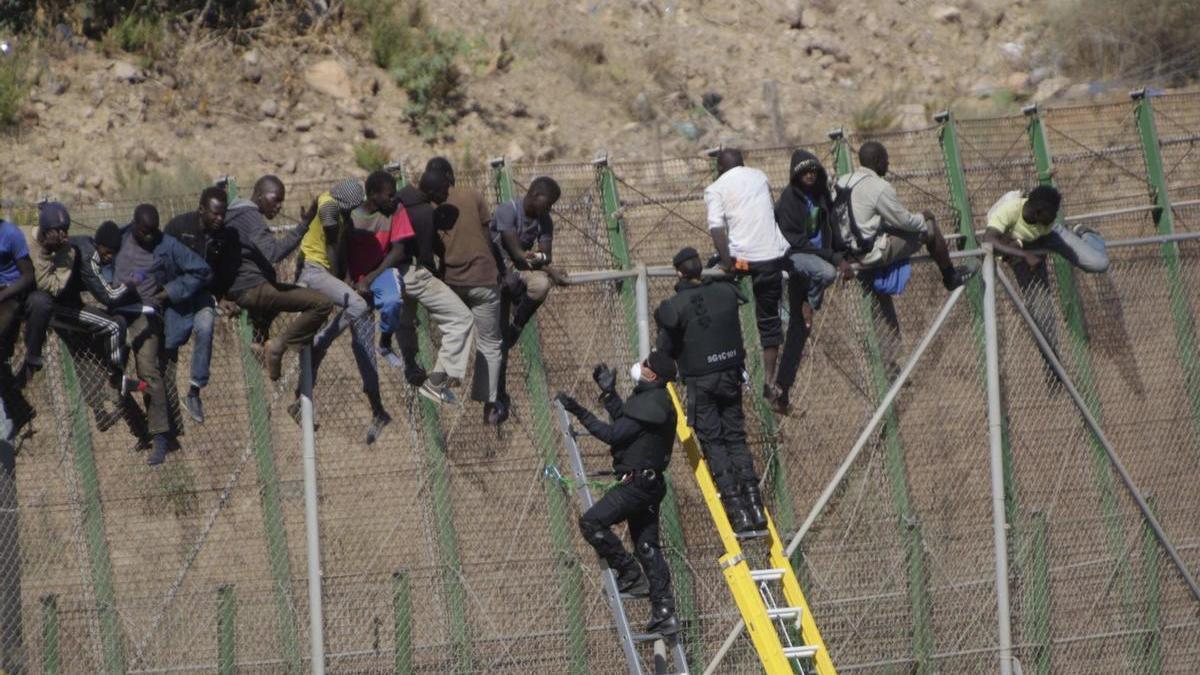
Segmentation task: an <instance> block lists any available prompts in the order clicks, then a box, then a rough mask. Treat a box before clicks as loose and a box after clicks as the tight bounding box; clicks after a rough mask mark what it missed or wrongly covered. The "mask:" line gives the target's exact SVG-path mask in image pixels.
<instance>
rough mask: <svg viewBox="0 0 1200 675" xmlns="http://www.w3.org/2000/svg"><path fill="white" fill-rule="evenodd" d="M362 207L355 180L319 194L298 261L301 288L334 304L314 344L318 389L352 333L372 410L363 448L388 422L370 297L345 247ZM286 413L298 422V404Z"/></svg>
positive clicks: (362, 192)
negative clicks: (334, 349) (356, 279)
mask: <svg viewBox="0 0 1200 675" xmlns="http://www.w3.org/2000/svg"><path fill="white" fill-rule="evenodd" d="M365 201H366V191H365V190H364V189H363V185H362V183H360V182H358V181H357V180H353V179H350V180H344V181H341V182H339V183H337V184H335V185H334V186H333V187H331V188H330V189H329V190H327V191H325V192H322V193H321V194H320V195H318V196H317V198H316V200H315V201H314V204H313V207H314V209H310V210H315V211H316V213H315V214H313V216H312V222H310V223H309V226H308V232H306V233H305V235H304V238H303V239H301V241H300V253H301V255H302V256H303V259H302V261H301V265H302V267H301V271H300V284H301V285H303V286H306V287H308V288H309V289H312V290H314V291H317V292H318V293H320V294H321V295H324V296H325V297H326V298H328V299H329V300H330V302H332V303H333V305H334V307H336V308H337V309H338V313H337V314H336V315H335V316H334V318H333V320H332V321H330V322H329V323H328V324H326V325H325V327H324V328H322V329H321V330H320V331H319V332H318V333H317V335H316V338H315V339H314V341H313V351H312V373H313V383H314V384H315V383H316V380H317V373H318V371H319V370H320V367H321V363H322V361H324V360H325V355H326V354H327V353H328V352H329V347H330V346H332V345H333V341H334V340H335V339H336V338H337V336H339V335H341V334H342V333H344V332H345V331H346V329H347V328H349V329H350V338H351V351H352V352H353V353H354V362H355V364H356V365H357V366H358V374H359V377H360V378H362V389H363V393H364V394H366V396H367V403H368V404H369V405H370V406H371V423H370V424H369V425H368V427H367V437H366V441H367V444H368V445H370V444H371V443H374V442H375V439H377V438H378V437H379V434H380V433H382V431H383V428H384V427H385V426H387V425H388V424H389V423H390V422H391V421H392V418H391V416H390V415H388V413H387V410H385V409H384V407H383V398H382V396H381V395H380V393H379V366H378V363H377V361H376V355H375V316H374V314H373V313H372V312H371V304H370V302H368V299H367V298H368V297H370V296H369V295H367V296H366V297H364V295H363V294H361V293H359V292H358V291H357V290H356V289H355V288H354V287H353V286H351V285H350V284H348V283H346V281H344V279H346V278H348V276H347V275H348V270H347V265H348V255H347V251H348V246H349V242H350V229H351V227H352V226H351V223H350V213H351V212H352V211H353V210H354V209H356V208H358V207H360V206H362V204H363V202H365ZM289 412H293V413H294V414H293V415H292V416H293V417H294V418H296V419H299V414H300V406H299V399H298V398H297V400H296V401H295V402H294V403H292V405H291V407H290V408H289Z"/></svg>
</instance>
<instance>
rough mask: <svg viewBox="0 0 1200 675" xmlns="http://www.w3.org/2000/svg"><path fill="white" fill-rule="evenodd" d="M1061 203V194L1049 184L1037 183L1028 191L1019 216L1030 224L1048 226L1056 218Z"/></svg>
mask: <svg viewBox="0 0 1200 675" xmlns="http://www.w3.org/2000/svg"><path fill="white" fill-rule="evenodd" d="M1061 205H1062V194H1061V193H1060V192H1059V191H1058V190H1056V189H1054V188H1053V187H1050V186H1049V185H1039V186H1037V187H1035V188H1033V190H1031V191H1030V192H1029V198H1028V199H1026V200H1025V206H1024V207H1022V209H1021V217H1022V218H1024V219H1025V222H1027V223H1030V224H1032V225H1042V226H1043V227H1049V226H1050V225H1053V224H1054V221H1055V220H1056V219H1057V218H1058V208H1059V206H1061Z"/></svg>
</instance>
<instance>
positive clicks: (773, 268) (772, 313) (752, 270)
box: [704, 148, 788, 395]
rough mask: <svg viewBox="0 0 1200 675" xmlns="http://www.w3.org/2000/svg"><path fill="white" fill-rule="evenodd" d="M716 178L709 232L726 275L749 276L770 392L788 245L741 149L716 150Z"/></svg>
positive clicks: (763, 185)
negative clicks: (743, 157) (745, 161)
mask: <svg viewBox="0 0 1200 675" xmlns="http://www.w3.org/2000/svg"><path fill="white" fill-rule="evenodd" d="M717 173H718V177H717V179H716V180H715V181H713V182H712V184H711V185H709V186H708V187H707V188H705V189H704V205H705V206H706V207H707V208H708V232H709V234H710V235H712V239H713V244H714V245H715V246H716V248H717V254H718V256H720V264H721V269H723V270H725V272H726V273H735V274H749V275H750V282H751V287H752V288H753V289H754V314H755V318H756V319H757V321H758V338H759V343H760V344H761V345H762V352H763V367H764V379H763V381H764V382H766V383H768V384H766V385H764V388H765V389H766V390H767V391H765V392H764V395H769V394H770V391H769V389H770V384H769V383H771V382H774V381H775V366H776V364H777V363H778V361H779V345H781V344H782V343H783V324H782V323H781V322H780V320H779V301H780V300H781V299H782V298H783V263H784V256H785V255H786V254H787V250H788V243H787V240H786V239H784V238H783V233H782V232H780V231H779V226H778V225H776V224H775V202H774V200H772V198H771V186H770V184H769V183H768V181H767V174H765V173H763V172H762V171H759V170H758V169H751V168H749V167H747V166H745V164H744V160H743V159H742V152H741V151H740V150H736V149H733V148H726V149H723V150H721V151H720V152H719V153H717Z"/></svg>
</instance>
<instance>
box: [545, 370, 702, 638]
mask: <svg viewBox="0 0 1200 675" xmlns="http://www.w3.org/2000/svg"><path fill="white" fill-rule="evenodd" d="M630 375H631V377H632V378H633V381H634V383H635V385H634V388H633V394H631V395H630V396H629V398H628V399H626V400H625V401H621V397H620V396H619V395H618V394H617V378H616V373H615V372H613V371H612V369H610V368H609V367H608V366H606V365H605V364H603V363H602V364H600V365H598V366H596V369H595V370H594V371H593V373H592V378H593V379H595V380H596V384H597V385H599V387H600V392H601V394H600V401H601V402H602V403H603V404H604V408H605V409H606V410H607V411H608V415H609V417H610V418H611V419H612V422H611V423H608V422H602V421H600V420H599V419H597V418H596V416H595V415H593V414H592V413H591V412H589V411H588V410H587V409H586V408H584V407H583V406H582V405H580V404H579V402H578V401H576V400H575V399H574V398H571V397H570V396H568V395H567V394H564V393H562V392H559V394H558V396H557V399H558V402H559V403H561V404H562V407H563V408H564V409H565V410H566V411H567V412H569V413H571V414H572V415H574V416H575V417H577V418H578V419H579V421H580V422H581V423H582V424H583V426H584V427H586V428H587V430H588V433H590V434H591V435H592V436H594V437H596V438H597V439H599V440H601V441H603V442H604V443H607V444H608V445H609V447H610V448H611V450H612V456H613V473H614V474H616V475H617V476H619V477H620V481H619V482H618V483H617V485H616V486H615V487H613V488H612V489H611V490H609V491H608V492H607V493H606V494H605V495H604V497H603V498H601V499H600V501H598V502H596V504H595V505H594V506H592V508H590V509H588V510H587V513H584V514H583V515H582V516H580V518H579V529H580V531H582V532H583V536H584V538H585V539H586V540H587V542H588V543H589V544H591V545H592V547H593V548H595V549H596V553H598V554H599V555H600V557H601V558H604V560H605V561H606V562H607V563H608V566H609V568H610V569H612V570H613V571H614V572H616V573H617V587H618V589H619V590H620V592H621V596H622V597H629V598H637V597H646V596H647V595H649V596H650V603H651V607H652V609H651V616H650V623H649V624H647V626H646V632H647V633H658V634H661V635H673V634H675V633H678V632H679V622H678V620H677V619H676V618H675V598H674V595H673V593H672V592H671V570H670V568H669V567H667V561H666V558H664V557H663V553H662V549H661V547H660V546H659V540H658V508H659V503H660V502H662V499H663V497H664V496H665V495H666V493H667V486H666V483H665V482H664V476H665V473H666V470H667V464H668V463H669V462H670V460H671V449H672V447H673V446H674V445H675V421H676V420H675V408H674V406H673V405H672V403H671V397H670V395H669V394H668V393H667V389H666V387H667V382H669V381H671V380H673V379H675V362H674V361H672V360H671V357H669V356H667V355H666V354H664V353H662V352H657V351H655V352H650V355H649V356H648V357H647V358H646V360H645V361H643V362H640V363H635V364H634V365H633V367H632V368H631V369H630ZM622 521H627V522H628V523H629V535H630V537H631V538H632V539H633V543H634V553H635V555H636V556H637V560H636V561H635V560H634V557H633V556H630V555H629V553H628V552H627V551H626V550H625V547H624V546H623V545H622V544H621V540H620V539H619V538H617V535H615V534H613V532H612V529H611V528H612V526H613V525H616V524H617V523H620V522H622ZM639 563H640V569H639ZM643 571H644V574H643Z"/></svg>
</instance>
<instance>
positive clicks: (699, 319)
mask: <svg viewBox="0 0 1200 675" xmlns="http://www.w3.org/2000/svg"><path fill="white" fill-rule="evenodd" d="M672 262H673V263H674V265H675V271H676V273H677V274H678V275H679V283H677V284H676V285H675V295H674V296H672V297H670V298H668V299H666V300H664V301H663V302H662V304H660V305H659V306H658V309H657V310H656V311H655V313H654V321H655V323H657V324H658V342H657V347H658V349H659V350H660V351H663V352H666V353H667V354H670V355H671V357H672V358H674V359H675V360H676V361H677V362H678V364H679V371H680V375H681V376H682V378H683V379H684V382H685V384H686V385H687V415H688V424H689V425H690V426H691V427H692V428H693V429H694V430H695V431H696V436H697V437H698V438H699V440H700V448H701V450H703V451H704V458H705V459H706V460H707V461H708V468H709V469H710V470H711V471H712V476H713V482H714V483H716V484H717V490H718V491H719V492H720V493H721V503H722V505H724V507H725V514H726V515H727V516H728V517H729V524H730V526H731V527H733V530H734V532H736V533H737V534H738V535H739V536H742V537H747V536H764V535H765V534H766V532H765V530H766V529H767V516H766V513H765V512H764V511H763V505H762V496H761V493H760V492H759V489H758V475H757V474H756V473H755V471H754V458H753V457H751V455H750V448H749V447H747V445H746V418H745V415H744V413H743V412H742V388H743V385H744V384H745V375H744V371H743V366H744V364H745V360H746V349H745V346H744V345H743V343H742V329H741V324H740V323H739V322H738V307H739V306H740V305H742V304H745V302H746V299H745V298H743V297H742V295H741V294H740V293H738V290H737V287H736V286H734V285H733V283H731V282H729V281H725V280H721V279H711V278H710V279H704V278H703V276H702V272H703V266H702V265H701V263H700V254H699V253H698V252H697V251H696V249H694V248H692V247H690V246H688V247H685V248H683V249H681V250H680V251H679V253H676V254H675V258H674V260H673V261H672Z"/></svg>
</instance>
